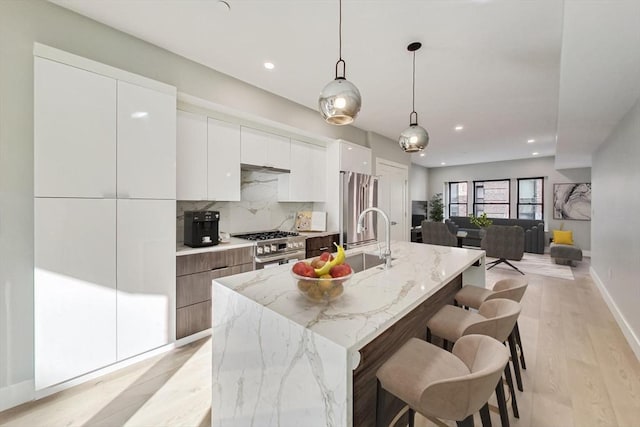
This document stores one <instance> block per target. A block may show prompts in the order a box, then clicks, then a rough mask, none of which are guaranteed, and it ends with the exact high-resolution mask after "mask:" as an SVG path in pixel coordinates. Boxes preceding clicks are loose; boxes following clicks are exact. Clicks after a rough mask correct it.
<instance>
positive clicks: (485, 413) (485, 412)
mask: <svg viewBox="0 0 640 427" xmlns="http://www.w3.org/2000/svg"><path fill="white" fill-rule="evenodd" d="M480 419H481V420H482V427H491V415H490V414H489V402H487V403H485V404H484V406H483V407H482V408H480Z"/></svg>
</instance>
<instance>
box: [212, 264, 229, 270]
mask: <svg viewBox="0 0 640 427" xmlns="http://www.w3.org/2000/svg"><path fill="white" fill-rule="evenodd" d="M225 268H229V266H228V265H225V266H224V267H215V268H212V269H211V271H216V270H222V269H225Z"/></svg>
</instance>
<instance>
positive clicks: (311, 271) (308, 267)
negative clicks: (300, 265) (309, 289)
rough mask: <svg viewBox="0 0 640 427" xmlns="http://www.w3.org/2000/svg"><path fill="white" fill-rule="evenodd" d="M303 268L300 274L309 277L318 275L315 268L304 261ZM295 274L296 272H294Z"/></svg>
mask: <svg viewBox="0 0 640 427" xmlns="http://www.w3.org/2000/svg"><path fill="white" fill-rule="evenodd" d="M304 265H305V267H304V268H305V270H304V271H303V272H302V274H301V276H304V277H310V278H313V279H315V278H316V277H318V275H317V274H316V269H315V268H313V267H312V266H311V265H310V264H307V263H305V264H304ZM296 274H297V273H296Z"/></svg>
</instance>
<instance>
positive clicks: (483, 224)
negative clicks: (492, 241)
mask: <svg viewBox="0 0 640 427" xmlns="http://www.w3.org/2000/svg"><path fill="white" fill-rule="evenodd" d="M469 221H470V222H471V224H473V225H475V226H476V227H478V228H479V229H480V233H479V234H480V238H484V236H485V234H486V233H487V231H486V230H485V229H486V228H487V227H489V226H490V225H491V224H493V221H491V219H490V218H488V217H487V213H486V212H482V215H480V216H475V215H473V214H470V215H469Z"/></svg>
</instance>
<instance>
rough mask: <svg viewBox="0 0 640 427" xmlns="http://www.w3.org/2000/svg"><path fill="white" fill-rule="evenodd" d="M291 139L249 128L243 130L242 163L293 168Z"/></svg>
mask: <svg viewBox="0 0 640 427" xmlns="http://www.w3.org/2000/svg"><path fill="white" fill-rule="evenodd" d="M290 146H291V143H290V141H289V138H286V137H284V136H280V135H274V134H272V133H268V132H263V131H260V130H257V129H251V128H248V127H244V126H243V127H242V128H241V155H240V159H241V162H242V163H244V164H247V165H253V166H266V167H271V168H277V169H286V170H289V169H290V168H291V160H290V159H291V158H290Z"/></svg>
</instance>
